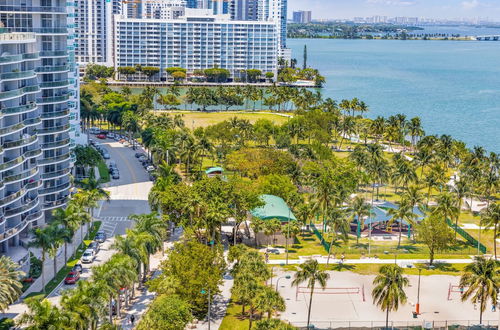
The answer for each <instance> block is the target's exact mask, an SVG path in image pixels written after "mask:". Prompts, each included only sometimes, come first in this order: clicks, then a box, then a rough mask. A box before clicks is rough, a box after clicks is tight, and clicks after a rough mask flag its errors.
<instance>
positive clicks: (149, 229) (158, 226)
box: [130, 213, 168, 251]
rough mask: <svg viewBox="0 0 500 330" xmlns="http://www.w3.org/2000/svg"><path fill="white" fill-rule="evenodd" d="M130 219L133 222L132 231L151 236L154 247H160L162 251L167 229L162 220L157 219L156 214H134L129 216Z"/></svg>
mask: <svg viewBox="0 0 500 330" xmlns="http://www.w3.org/2000/svg"><path fill="white" fill-rule="evenodd" d="M130 219H131V220H134V221H135V227H134V229H135V230H136V231H138V232H141V233H147V234H149V235H151V237H152V238H153V240H154V242H155V243H154V245H158V246H160V247H161V249H162V251H163V241H164V240H165V238H166V235H167V229H168V228H167V227H168V225H167V223H166V222H165V220H164V219H162V218H161V217H158V215H157V214H156V213H150V214H139V215H137V214H134V215H132V216H130ZM152 250H154V249H152Z"/></svg>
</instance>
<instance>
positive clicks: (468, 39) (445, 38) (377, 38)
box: [288, 36, 493, 41]
mask: <svg viewBox="0 0 500 330" xmlns="http://www.w3.org/2000/svg"><path fill="white" fill-rule="evenodd" d="M288 39H326V40H332V39H333V40H391V41H412V40H413V41H415V40H421V41H484V40H475V39H472V37H458V38H453V37H433V38H420V37H419V38H417V37H415V38H410V37H409V38H406V39H402V38H382V37H373V38H367V37H359V38H342V37H330V36H315V37H311V36H301V37H288ZM491 41H493V40H491Z"/></svg>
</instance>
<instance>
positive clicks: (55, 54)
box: [39, 50, 68, 57]
mask: <svg viewBox="0 0 500 330" xmlns="http://www.w3.org/2000/svg"><path fill="white" fill-rule="evenodd" d="M39 56H40V57H67V56H68V52H67V51H65V50H49V51H43V52H40V54H39Z"/></svg>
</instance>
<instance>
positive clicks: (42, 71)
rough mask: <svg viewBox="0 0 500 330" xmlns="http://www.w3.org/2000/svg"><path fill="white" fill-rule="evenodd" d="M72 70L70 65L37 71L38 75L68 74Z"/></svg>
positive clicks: (45, 67) (43, 67)
mask: <svg viewBox="0 0 500 330" xmlns="http://www.w3.org/2000/svg"><path fill="white" fill-rule="evenodd" d="M69 70H70V67H69V65H61V66H41V67H38V68H36V69H35V72H37V73H57V72H68V71H69Z"/></svg>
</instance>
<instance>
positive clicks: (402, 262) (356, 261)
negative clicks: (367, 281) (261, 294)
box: [268, 256, 474, 267]
mask: <svg viewBox="0 0 500 330" xmlns="http://www.w3.org/2000/svg"><path fill="white" fill-rule="evenodd" d="M311 259H313V260H316V261H318V263H320V264H326V262H327V257H326V256H321V257H319V256H318V257H314V256H312V257H302V258H300V259H288V264H289V265H299V264H303V263H304V262H306V261H307V260H311ZM473 261H474V259H473V257H472V256H471V257H470V259H435V260H434V263H449V264H468V263H471V262H473ZM340 262H341V260H340V259H334V258H330V262H329V263H330V264H338V263H340ZM427 262H429V259H396V263H397V264H398V265H400V266H405V267H406V266H407V265H410V264H422V263H427ZM268 263H269V264H271V265H284V264H285V263H286V260H285V259H273V260H269V262H268ZM343 263H344V264H393V263H394V259H379V258H365V259H345V260H344V262H343Z"/></svg>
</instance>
